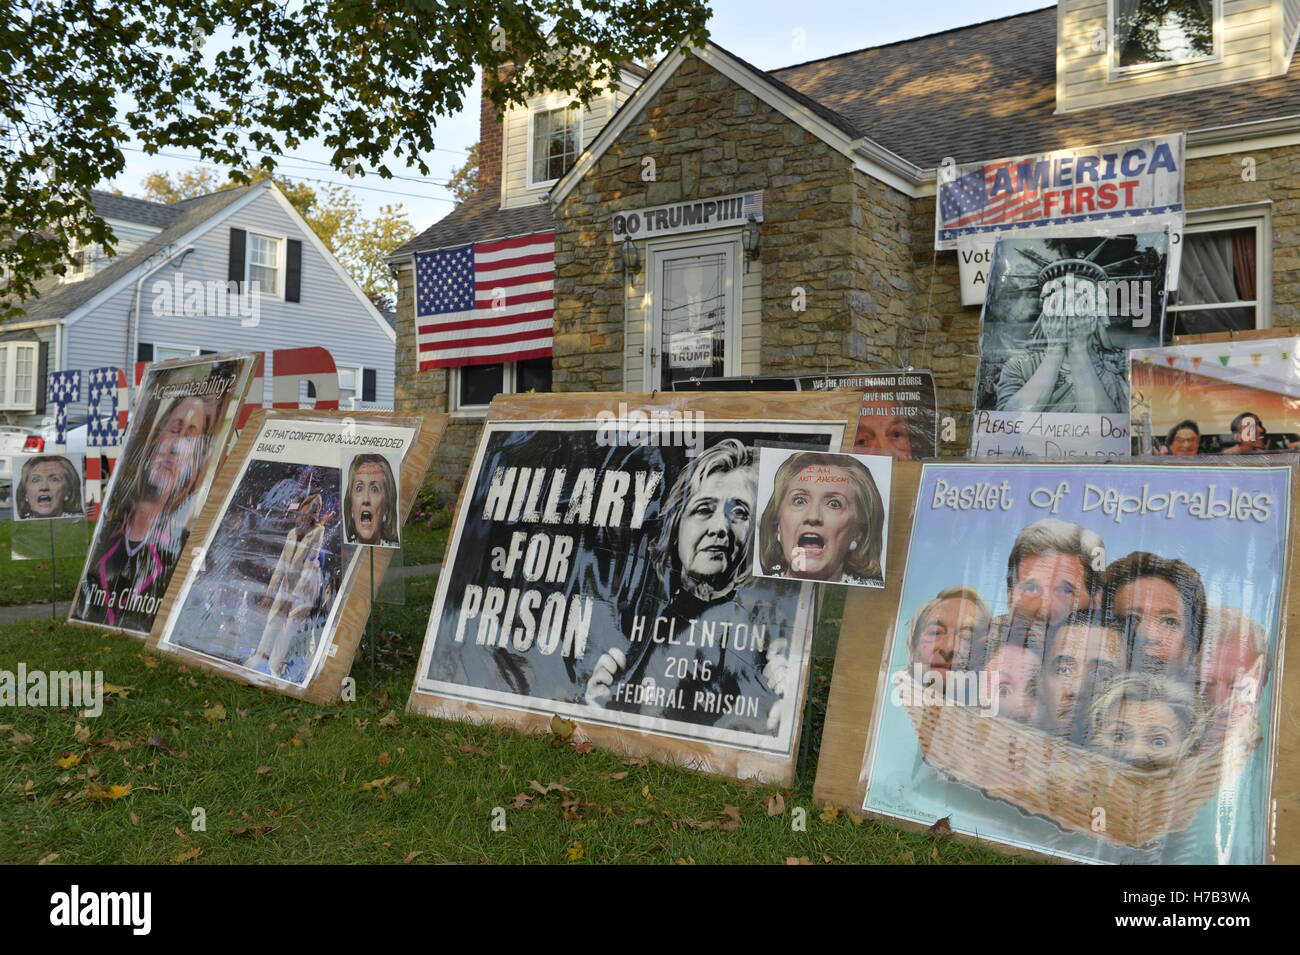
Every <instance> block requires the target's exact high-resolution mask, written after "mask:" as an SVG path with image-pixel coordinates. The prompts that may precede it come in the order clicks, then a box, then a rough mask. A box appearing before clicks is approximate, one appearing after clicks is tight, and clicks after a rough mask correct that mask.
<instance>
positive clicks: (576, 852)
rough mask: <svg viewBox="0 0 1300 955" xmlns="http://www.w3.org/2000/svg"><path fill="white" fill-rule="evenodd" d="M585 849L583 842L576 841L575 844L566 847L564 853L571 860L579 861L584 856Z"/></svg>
mask: <svg viewBox="0 0 1300 955" xmlns="http://www.w3.org/2000/svg"><path fill="white" fill-rule="evenodd" d="M583 851H584V850H583V848H582V843H581V842H575V843H574V844H573V845H571V846H568V847H566V848H565V850H564V855H565V857H566V858H568V860H569V861H570V862H577V861H578V860H579V859H581V858H582V855H583Z"/></svg>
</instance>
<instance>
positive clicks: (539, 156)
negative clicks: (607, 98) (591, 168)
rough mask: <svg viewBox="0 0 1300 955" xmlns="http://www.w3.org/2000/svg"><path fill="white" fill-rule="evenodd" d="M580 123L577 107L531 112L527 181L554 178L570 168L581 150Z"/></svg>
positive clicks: (537, 181)
mask: <svg viewBox="0 0 1300 955" xmlns="http://www.w3.org/2000/svg"><path fill="white" fill-rule="evenodd" d="M581 124H582V118H581V114H580V111H579V110H577V109H571V108H570V107H568V106H561V107H559V108H558V109H539V110H535V111H534V112H533V135H532V149H533V154H532V157H531V160H532V162H531V167H530V179H531V181H530V185H534V186H540V185H542V184H543V183H547V182H553V181H555V180H556V179H559V178H560V177H561V176H563V175H564V174H565V173H566V172H568V171H569V169H570V167H572V166H573V161H574V160H575V159H577V158H578V153H579V152H580V151H581V150H580V148H579V146H580V142H581V135H580V131H581Z"/></svg>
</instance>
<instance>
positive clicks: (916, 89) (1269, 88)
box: [771, 6, 1300, 168]
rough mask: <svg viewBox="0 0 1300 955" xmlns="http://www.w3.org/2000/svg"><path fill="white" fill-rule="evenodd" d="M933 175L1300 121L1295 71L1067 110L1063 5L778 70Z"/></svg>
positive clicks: (1298, 69) (1299, 77) (1298, 68)
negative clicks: (945, 167) (1060, 87)
mask: <svg viewBox="0 0 1300 955" xmlns="http://www.w3.org/2000/svg"><path fill="white" fill-rule="evenodd" d="M771 72H772V75H773V76H775V77H776V78H777V79H778V80H780V81H782V82H783V83H786V84H788V85H789V86H792V87H794V88H795V89H797V90H799V91H800V92H802V93H804V94H805V95H807V96H809V97H811V98H813V99H815V100H817V101H818V102H820V103H822V104H824V105H825V106H826V107H828V108H829V109H832V110H834V111H835V112H836V113H837V114H839V115H840V116H843V117H844V118H845V119H847V120H848V121H849V122H851V123H852V124H853V125H854V126H856V127H857V128H858V129H860V130H861V131H862V134H863V135H865V136H867V137H868V138H870V139H871V140H873V141H874V142H876V143H878V144H879V145H881V146H884V147H885V148H886V149H889V150H891V151H893V152H895V153H897V154H898V155H900V156H902V157H903V158H904V159H908V160H910V161H911V162H913V163H915V164H916V165H918V166H921V167H922V168H931V167H934V166H937V165H939V163H941V162H942V161H943V159H944V158H945V157H947V156H951V157H953V158H954V159H955V160H956V161H957V162H973V161H976V160H985V159H997V158H999V157H1002V156H1016V155H1020V154H1024V153H1035V152H1039V151H1042V150H1048V149H1058V148H1061V147H1065V146H1087V145H1091V144H1094V143H1107V142H1116V141H1121V140H1125V139H1135V138H1139V137H1144V136H1155V135H1162V134H1165V133H1174V132H1179V131H1182V130H1188V131H1193V130H1201V129H1211V128H1216V127H1221V126H1229V125H1234V124H1237V123H1245V122H1251V121H1254V120H1264V119H1277V118H1281V117H1284V116H1294V115H1300V57H1297V58H1296V61H1295V62H1294V63H1293V65H1292V67H1291V71H1290V73H1288V74H1287V75H1286V76H1277V77H1272V78H1270V79H1265V80H1258V81H1255V82H1250V83H1234V84H1232V85H1229V86H1221V87H1217V88H1212V89H1198V90H1194V91H1192V92H1188V93H1179V94H1175V95H1171V96H1161V97H1157V98H1153V99H1148V100H1138V101H1136V102H1127V103H1122V104H1118V105H1114V106H1106V107H1097V108H1094V109H1087V110H1080V111H1077V112H1070V113H1063V114H1061V115H1057V114H1056V112H1055V111H1056V7H1054V6H1053V7H1047V8H1045V9H1042V10H1034V11H1032V12H1030V13H1022V14H1018V15H1016V16H1011V17H1004V18H1002V19H1000V20H991V21H988V22H986V23H977V24H974V25H973V26H967V27H960V28H958V29H955V30H947V31H945V32H943V33H935V34H932V35H930V36H924V37H920V38H918V39H914V40H904V41H902V42H900V43H890V44H887V45H885V46H877V47H871V48H869V49H865V50H857V51H855V52H852V53H842V54H840V55H838V56H832V57H827V58H826V59H822V60H813V61H812V62H809V63H800V64H797V65H795V66H787V67H784V68H782V69H777V70H773V71H771Z"/></svg>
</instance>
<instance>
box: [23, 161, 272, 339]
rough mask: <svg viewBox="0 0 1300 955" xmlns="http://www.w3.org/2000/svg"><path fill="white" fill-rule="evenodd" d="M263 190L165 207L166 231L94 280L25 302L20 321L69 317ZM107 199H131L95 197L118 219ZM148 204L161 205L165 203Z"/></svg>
mask: <svg viewBox="0 0 1300 955" xmlns="http://www.w3.org/2000/svg"><path fill="white" fill-rule="evenodd" d="M260 187H261V184H260V183H259V184H254V185H251V186H238V187H235V188H232V189H222V190H220V191H219V192H213V193H210V194H208V195H206V196H198V197H197V198H194V199H189V200H186V201H185V202H178V203H176V204H175V205H172V206H163V208H164V209H170V210H171V211H172V215H171V222H170V224H168V225H167V227H166V228H164V229H163V231H161V232H159V233H158V234H157V235H155V236H152V237H150V239H149V240H148V241H147V242H144V243H142V244H140V245H138V246H136V247H135V248H134V249H132V250H131V251H130V252H129V253H127V254H126V255H123V256H119V257H116V258H114V259H113V260H112V264H111V265H109V266H108V267H107V268H105V269H103V270H102V271H100V272H97V273H96V274H94V275H92V276H91V277H90V278H87V279H82V280H81V281H80V282H71V283H68V284H66V285H58V286H56V287H55V288H54V289H53V290H51V291H49V292H47V293H45V294H42V295H41V296H40V297H39V298H35V299H32V300H30V301H27V302H24V303H23V310H24V311H25V312H26V315H25V316H23V317H22V318H21V319H19V321H24V322H36V321H44V320H48V319H59V318H63V317H65V316H66V315H68V314H69V313H70V312H72V311H73V310H74V309H76V308H78V307H79V306H81V305H84V304H85V303H86V302H89V301H90V300H91V299H92V298H94V297H95V296H96V295H98V294H99V293H100V292H102V291H104V290H105V289H107V288H109V287H110V286H111V285H113V284H114V283H116V282H117V281H118V280H120V279H121V278H122V277H123V276H124V275H126V274H127V273H128V272H130V271H131V270H132V269H134V268H135V267H136V266H137V265H139V264H140V263H142V262H144V261H145V260H146V259H147V258H149V256H151V255H153V254H154V253H156V252H159V251H160V250H162V249H165V248H167V247H168V246H169V245H171V244H172V243H174V242H176V241H177V240H179V239H180V238H181V237H182V236H184V235H185V234H186V233H188V232H190V231H191V230H193V229H196V228H198V227H199V226H200V225H202V224H203V222H204V221H205V220H206V219H209V218H211V217H212V216H214V215H216V214H217V213H218V212H220V211H221V210H222V209H224V208H226V206H228V205H230V204H231V203H232V202H235V201H236V200H238V199H240V198H241V197H243V196H245V195H247V194H248V192H249V190H252V189H258V188H260ZM103 196H111V197H112V198H113V199H123V198H127V197H125V196H112V194H111V193H98V192H97V193H96V194H95V196H94V201H95V209H96V211H98V212H99V214H100V215H102V216H108V217H110V218H114V216H112V215H111V213H109V212H108V211H106V210H105V208H104V207H103V206H102V205H101V198H102V197H103ZM130 201H132V202H141V203H143V202H146V200H143V199H135V200H130ZM148 204H149V205H161V203H148ZM133 221H139V220H133Z"/></svg>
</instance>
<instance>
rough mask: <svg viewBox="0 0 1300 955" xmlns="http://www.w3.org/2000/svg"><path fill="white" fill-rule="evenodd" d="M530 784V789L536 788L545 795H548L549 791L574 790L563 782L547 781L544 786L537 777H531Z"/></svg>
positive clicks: (564, 791) (566, 791)
mask: <svg viewBox="0 0 1300 955" xmlns="http://www.w3.org/2000/svg"><path fill="white" fill-rule="evenodd" d="M528 786H529V788H530V789H534V790H536V791H537V792H539V793H541V794H542V795H543V796H545V795H547V794H548V793H571V792H573V790H572V789H570V788H569V787H568V786H565V785H562V784H561V783H547V784H546V785H545V786H543V785H542V784H541V783H539V782H538V781H537V780H535V779H530V780H529V781H528Z"/></svg>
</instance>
